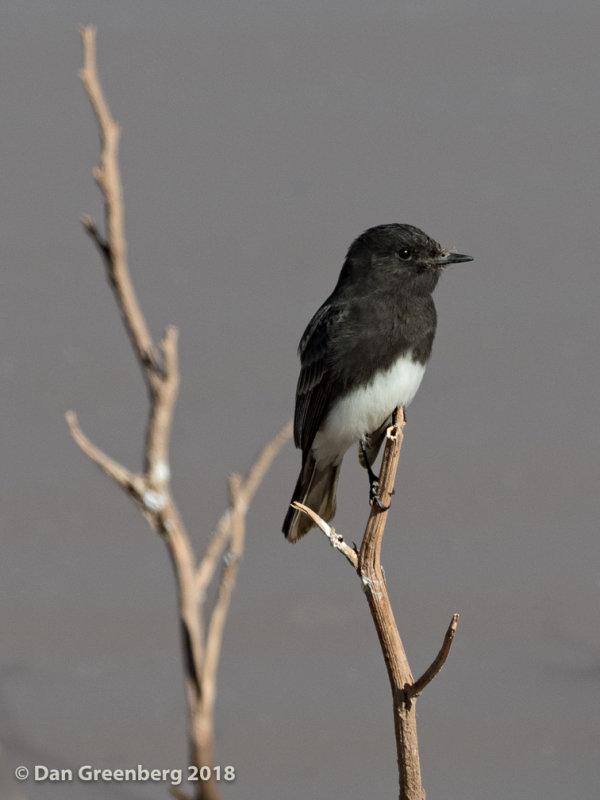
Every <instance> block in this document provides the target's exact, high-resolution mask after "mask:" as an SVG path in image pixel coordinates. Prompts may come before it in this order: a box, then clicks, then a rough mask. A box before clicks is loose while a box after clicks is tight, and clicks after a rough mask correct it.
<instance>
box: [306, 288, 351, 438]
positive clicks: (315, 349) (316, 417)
mask: <svg viewBox="0 0 600 800" xmlns="http://www.w3.org/2000/svg"><path fill="white" fill-rule="evenodd" d="M344 316H345V311H343V310H341V309H339V308H337V307H336V306H335V304H334V303H331V302H329V301H327V302H325V303H324V304H323V305H322V306H321V308H320V309H319V310H318V311H317V313H316V314H315V316H314V317H313V318H312V320H311V321H310V323H309V324H308V327H307V328H306V330H305V331H304V335H303V336H302V339H301V341H300V347H299V348H298V352H299V354H300V361H301V364H302V366H301V369H300V377H299V378H298V386H297V389H296V413H295V415H294V441H295V443H296V447H299V448H301V449H302V451H303V452H306V450H308V449H309V448H310V446H311V445H312V442H313V439H314V438H315V435H316V433H317V431H318V430H319V426H320V425H321V423H322V421H323V419H324V418H325V415H326V414H327V411H328V410H329V406H330V404H331V400H332V381H331V363H332V341H333V339H334V336H335V331H336V329H338V328H339V324H340V322H341V321H342V320H343V318H344Z"/></svg>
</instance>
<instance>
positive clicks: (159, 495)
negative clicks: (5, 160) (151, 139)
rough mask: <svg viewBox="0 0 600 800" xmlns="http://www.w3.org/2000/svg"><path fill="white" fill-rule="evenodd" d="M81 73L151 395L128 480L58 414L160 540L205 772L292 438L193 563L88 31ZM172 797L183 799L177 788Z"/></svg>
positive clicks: (128, 325)
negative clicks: (255, 550)
mask: <svg viewBox="0 0 600 800" xmlns="http://www.w3.org/2000/svg"><path fill="white" fill-rule="evenodd" d="M80 34H81V38H82V43H83V68H82V70H81V71H80V77H81V80H82V82H83V85H84V87H85V90H86V93H87V96H88V98H89V100H90V103H91V105H92V108H93V110H94V114H95V116H96V121H97V123H98V130H99V134H100V144H101V157H100V163H99V165H98V166H97V167H96V169H95V170H94V178H95V180H96V183H97V184H98V187H99V188H100V191H101V192H102V196H103V200H104V216H105V228H106V232H105V233H100V231H99V230H98V227H97V225H96V223H95V222H94V221H93V219H92V218H91V217H89V216H84V217H83V219H82V223H83V226H84V228H85V230H86V232H87V233H88V235H89V236H90V238H91V239H92V241H93V242H94V244H95V245H96V247H97V248H98V250H99V252H100V253H101V255H102V257H103V260H104V264H105V268H106V273H107V278H108V280H109V283H110V286H111V288H112V290H113V293H114V297H115V300H116V303H117V306H118V308H119V311H120V312H121V317H122V319H123V323H124V325H125V329H126V331H127V333H128V336H129V339H130V342H131V345H132V347H133V350H134V353H135V355H136V358H137V361H138V364H139V367H140V370H141V372H142V376H143V378H144V381H145V383H146V387H147V389H148V396H149V412H148V420H147V424H146V436H145V444H144V451H143V455H144V458H143V461H144V465H143V469H142V470H141V471H140V472H133V471H131V470H129V469H127V468H126V467H124V466H123V465H121V464H119V463H118V462H117V461H115V460H114V459H113V458H111V457H110V456H109V455H107V454H106V453H105V452H104V451H103V450H102V449H101V448H99V447H98V446H97V445H95V444H93V443H92V442H91V441H90V439H89V438H88V437H87V436H86V435H85V434H84V433H83V431H82V429H81V427H80V426H79V422H78V420H77V416H76V415H75V413H74V412H73V411H69V412H68V413H67V415H66V418H67V422H68V424H69V428H70V431H71V435H72V436H73V439H74V440H75V442H76V443H77V444H78V445H79V447H80V448H81V450H82V451H83V452H84V453H85V454H86V455H87V456H88V457H89V458H90V459H91V460H92V461H93V462H94V463H95V464H97V465H98V467H100V469H101V470H102V471H103V472H104V473H105V474H106V475H108V476H109V477H110V478H111V479H112V480H113V481H115V483H117V485H118V486H120V487H121V488H122V489H123V490H124V491H125V492H127V493H128V494H129V495H130V496H132V497H133V498H134V500H135V501H136V502H137V503H138V505H139V507H140V510H141V511H142V513H143V514H144V517H145V518H146V520H147V521H148V522H149V524H150V525H151V526H152V528H154V530H156V531H157V532H158V533H160V534H161V536H162V537H163V539H164V541H165V544H166V546H167V550H168V552H169V555H170V557H171V561H172V565H173V571H174V576H175V582H176V586H177V594H178V605H179V619H180V624H181V632H182V639H181V641H182V647H183V651H184V665H185V667H184V668H185V683H186V692H187V700H188V734H189V747H190V764H193V765H195V766H197V767H210V768H211V775H213V774H214V772H213V771H212V767H213V766H214V764H215V761H214V701H215V697H216V683H217V668H218V664H219V658H220V653H221V644H222V641H223V630H224V625H225V620H226V617H227V611H228V608H229V603H230V600H231V593H232V591H233V587H234V584H235V578H236V575H237V571H238V569H239V564H240V560H241V557H242V554H243V550H244V540H245V531H246V528H245V521H246V514H247V511H248V507H249V505H250V503H251V501H252V498H253V497H254V494H255V492H256V490H257V489H258V487H259V485H260V483H261V481H262V480H263V478H264V476H265V475H266V473H267V471H268V470H269V467H270V466H271V463H272V461H273V459H274V458H275V456H276V455H277V453H278V452H279V451H280V449H281V448H282V446H283V445H284V444H285V442H286V441H287V440H288V439H289V438H290V436H291V423H288V424H287V425H286V426H285V427H284V428H283V429H282V430H281V431H280V432H279V433H278V434H277V435H276V436H275V438H274V439H273V440H272V441H271V442H270V443H269V444H267V445H266V447H264V448H263V450H262V451H261V453H260V454H259V455H258V457H257V459H256V461H255V462H254V464H253V465H252V467H251V468H250V470H249V472H248V474H247V475H246V476H245V477H241V476H239V475H234V476H231V478H230V506H229V508H228V509H227V511H226V512H225V513H224V514H223V515H222V517H221V519H220V521H219V523H218V525H217V527H216V529H215V531H214V532H213V534H212V536H211V538H210V540H209V543H208V546H207V548H206V552H205V554H204V556H203V557H202V559H201V560H200V562H199V563H198V562H197V560H196V556H195V554H194V550H193V547H192V545H191V541H190V537H189V535H188V533H187V531H186V528H185V526H184V524H183V521H182V519H181V516H180V514H179V510H178V508H177V505H176V503H175V500H174V499H173V495H172V492H171V470H170V459H169V445H170V439H171V426H172V422H173V414H174V409H175V403H176V400H177V393H178V390H179V364H178V357H177V329H176V328H174V327H168V328H167V329H166V331H165V334H164V337H163V339H162V340H161V342H160V343H159V345H158V346H157V345H156V343H155V342H154V340H153V339H152V336H151V334H150V331H149V328H148V325H147V324H146V320H145V318H144V315H143V313H142V310H141V307H140V305H139V302H138V299H137V296H136V293H135V290H134V288H133V283H132V281H131V275H130V272H129V265H128V262H127V241H126V238H125V229H124V216H123V192H122V186H121V174H120V168H119V160H118V151H119V137H120V128H119V125H118V124H117V122H116V121H115V120H114V119H113V117H112V115H111V113H110V109H109V108H108V104H107V102H106V100H105V98H104V93H103V91H102V87H101V85H100V81H99V79H98V74H97V66H96V30H95V28H94V27H92V26H87V27H82V28H80ZM219 563H222V564H223V569H222V571H221V573H220V576H219V579H218V585H217V599H216V602H215V604H214V606H213V608H212V611H211V613H210V614H208V612H207V611H206V609H205V597H206V591H207V588H208V586H209V584H210V583H211V582H212V580H213V579H214V577H215V575H216V572H217V567H218V565H219ZM195 792H196V794H195V797H196V798H197V800H218V798H219V797H220V792H219V789H218V784H217V783H216V782H215V780H214V779H213V778H212V777H211V779H209V780H207V781H199V782H198V783H197V784H196V789H195ZM173 795H174V796H176V797H180V798H188V795H187V794H186V793H185V791H183V790H182V789H175V790H174V792H173Z"/></svg>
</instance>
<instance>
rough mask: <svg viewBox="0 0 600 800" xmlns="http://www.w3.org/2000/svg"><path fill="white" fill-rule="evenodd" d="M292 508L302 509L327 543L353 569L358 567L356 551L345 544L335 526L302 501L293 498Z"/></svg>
mask: <svg viewBox="0 0 600 800" xmlns="http://www.w3.org/2000/svg"><path fill="white" fill-rule="evenodd" d="M291 505H292V507H293V508H297V509H298V511H302V512H303V513H304V514H306V515H307V516H309V517H310V518H311V519H312V521H313V522H314V523H315V525H317V527H319V528H320V529H321V530H322V531H323V533H324V534H325V536H327V538H328V539H329V543H330V544H331V546H332V547H333V548H334V550H339V551H340V553H343V555H345V556H346V559H347V560H348V561H349V562H350V564H352V566H353V567H354V569H357V567H358V553H357V552H356V550H354V549H353V548H352V547H350V545H348V544H346V542H345V541H344V537H343V536H341V535H340V534H339V533H338V532H337V531H336V529H335V528H333V527H332V526H331V525H329V523H327V522H325V520H324V519H323V518H322V517H320V516H319V515H318V514H317V513H316V512H315V511H313V510H312V508H309V507H308V506H305V505H304V503H299V502H298V501H297V500H294V502H293V503H291Z"/></svg>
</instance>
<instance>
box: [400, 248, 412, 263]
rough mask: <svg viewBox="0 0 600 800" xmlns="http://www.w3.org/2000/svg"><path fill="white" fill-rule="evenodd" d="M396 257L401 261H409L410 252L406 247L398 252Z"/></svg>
mask: <svg viewBox="0 0 600 800" xmlns="http://www.w3.org/2000/svg"><path fill="white" fill-rule="evenodd" d="M398 257H399V258H400V259H401V260H402V261H410V259H411V257H412V252H411V250H410V249H409V248H408V247H403V248H402V249H401V250H398Z"/></svg>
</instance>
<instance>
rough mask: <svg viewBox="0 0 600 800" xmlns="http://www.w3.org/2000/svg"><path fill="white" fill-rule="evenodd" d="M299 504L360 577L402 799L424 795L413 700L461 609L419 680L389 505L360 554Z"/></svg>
mask: <svg viewBox="0 0 600 800" xmlns="http://www.w3.org/2000/svg"><path fill="white" fill-rule="evenodd" d="M404 426H405V419H404V413H403V409H401V408H400V409H398V420H397V422H396V424H394V425H391V426H390V427H389V428H388V430H387V434H386V443H385V449H384V453H383V462H382V467H381V473H380V476H379V484H380V497H381V500H382V501H383V503H382V505H384V506H388V507H389V503H390V498H391V496H392V491H393V488H394V481H395V478H396V470H397V468H398V461H399V460H400V449H401V447H402V439H403V430H404ZM295 506H296V507H297V508H299V509H300V510H301V511H303V512H304V513H305V514H308V515H309V516H310V517H311V519H312V520H313V521H314V522H315V523H316V524H317V525H318V526H319V528H320V529H321V530H322V531H323V532H324V533H325V535H326V536H327V537H328V538H329V540H330V542H331V544H332V546H333V547H334V548H335V549H337V550H340V551H341V552H342V553H343V555H344V556H345V557H346V559H347V560H348V561H349V562H350V564H352V566H353V567H354V568H355V570H356V572H357V573H358V575H359V577H360V579H361V582H362V586H363V589H364V592H365V595H366V598H367V602H368V604H369V609H370V611H371V616H372V618H373V622H374V624H375V629H376V631H377V636H378V638H379V644H380V646H381V651H382V653H383V658H384V661H385V665H386V669H387V673H388V678H389V682H390V686H391V689H392V699H393V708H394V729H395V734H396V751H397V757H398V775H399V783H400V800H425V790H424V789H423V784H422V781H421V765H420V759H419V745H418V739H417V718H416V710H415V700H416V697H417V696H418V695H419V694H420V693H421V692H422V691H423V689H424V688H425V687H426V686H427V684H428V683H430V682H431V681H432V680H433V678H434V677H435V676H436V675H437V674H438V672H439V671H440V670H441V668H442V667H443V666H444V664H445V662H446V659H447V658H448V654H449V653H450V647H451V646H452V641H453V639H454V634H455V632H456V626H457V624H458V614H454V616H453V618H452V622H451V623H450V627H449V628H448V630H447V631H446V635H445V637H444V642H443V644H442V647H441V649H440V652H439V653H438V655H437V656H436V658H435V659H434V661H433V663H432V664H431V666H430V667H429V668H428V669H427V670H426V671H425V672H424V673H423V675H422V676H421V677H420V678H419V679H418V680H417V681H415V680H414V679H413V676H412V672H411V670H410V666H409V663H408V658H407V656H406V651H405V649H404V645H403V643H402V639H401V637H400V633H399V631H398V626H397V624H396V620H395V618H394V612H393V610H392V606H391V603H390V599H389V595H388V592H387V587H386V582H385V575H384V573H383V569H382V567H381V543H382V539H383V532H384V530H385V524H386V521H387V516H388V508H380V507H379V506H378V505H377V504H375V503H374V504H373V505H372V507H371V513H370V514H369V519H368V521H367V526H366V528H365V533H364V536H363V540H362V544H361V547H360V550H359V551H358V553H356V552H355V551H354V550H353V549H352V548H350V547H349V546H348V545H347V544H346V543H345V542H344V540H343V538H342V537H341V536H340V535H339V534H338V533H336V532H335V531H334V529H333V528H331V527H330V526H329V525H328V524H327V523H326V522H325V521H324V520H323V519H321V517H319V516H318V514H315V513H314V511H312V510H311V509H309V508H307V507H306V506H303V505H302V504H300V503H296V504H295Z"/></svg>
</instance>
